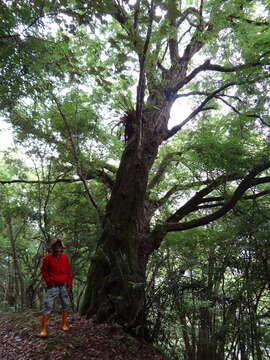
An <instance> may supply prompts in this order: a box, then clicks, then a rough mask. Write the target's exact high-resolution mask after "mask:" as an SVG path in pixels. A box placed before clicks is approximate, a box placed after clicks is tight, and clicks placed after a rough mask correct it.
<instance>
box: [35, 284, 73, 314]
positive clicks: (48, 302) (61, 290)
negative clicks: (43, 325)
mask: <svg viewBox="0 0 270 360" xmlns="http://www.w3.org/2000/svg"><path fill="white" fill-rule="evenodd" d="M56 298H59V299H60V301H61V304H62V310H63V311H67V310H68V308H69V306H70V300H69V294H68V288H67V286H66V285H63V286H53V287H50V288H48V289H47V293H46V298H45V301H44V307H43V310H42V313H43V314H50V313H51V311H52V308H53V304H54V300H55V299H56Z"/></svg>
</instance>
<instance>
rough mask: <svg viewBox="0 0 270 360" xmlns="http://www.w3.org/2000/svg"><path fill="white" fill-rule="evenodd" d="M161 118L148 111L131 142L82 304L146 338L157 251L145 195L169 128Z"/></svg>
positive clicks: (100, 317) (89, 311) (86, 312)
mask: <svg viewBox="0 0 270 360" xmlns="http://www.w3.org/2000/svg"><path fill="white" fill-rule="evenodd" d="M168 114H169V112H168ZM146 115H147V119H146ZM159 119H160V120H159ZM167 119H168V115H167ZM167 119H166V121H167ZM134 120H135V121H136V119H134ZM146 120H147V121H146ZM157 120H159V121H162V122H164V119H163V118H162V119H161V117H160V113H159V112H157V111H152V112H150V111H148V112H147V113H145V114H144V116H143V119H142V121H143V127H142V133H141V134H138V132H137V133H136V128H135V134H134V136H132V137H131V138H130V139H129V141H128V143H127V146H126V148H125V151H124V153H123V157H122V160H121V163H120V167H119V170H118V172H117V176H116V181H115V185H114V188H113V190H112V195H111V199H110V201H109V203H108V206H107V210H106V217H105V220H104V231H103V234H102V236H101V238H100V240H99V242H98V244H97V249H96V253H95V256H94V258H93V259H92V263H91V266H90V270H89V274H88V281H87V288H86V292H85V296H84V301H83V304H82V307H81V313H82V314H84V315H87V316H88V317H90V316H92V315H95V316H96V317H97V319H98V321H105V320H106V321H115V322H117V323H120V324H122V325H123V326H124V327H126V328H127V329H129V330H130V331H132V332H133V333H136V334H140V335H141V336H143V337H146V325H145V281H146V265H147V260H148V256H149V254H150V253H151V252H152V251H153V245H152V243H151V242H150V230H149V224H150V219H151V214H150V212H149V209H148V208H147V204H146V200H145V199H146V191H147V182H148V175H149V171H150V169H151V166H152V164H153V162H154V160H155V158H156V155H157V151H158V147H159V145H160V143H161V142H162V139H163V137H164V130H165V129H164V128H162V124H160V123H159V122H158V121H157ZM166 121H165V124H166ZM134 125H135V126H136V123H135V124H134ZM160 125H161V126H160Z"/></svg>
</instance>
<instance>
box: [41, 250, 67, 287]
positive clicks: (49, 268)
mask: <svg viewBox="0 0 270 360" xmlns="http://www.w3.org/2000/svg"><path fill="white" fill-rule="evenodd" d="M41 275H42V277H43V279H44V280H45V282H46V284H47V286H53V285H54V281H57V282H59V283H61V284H67V285H68V287H69V288H71V287H72V272H71V265H70V261H69V258H68V256H67V255H66V254H59V256H58V257H56V256H53V254H48V255H46V256H45V257H44V259H43V262H42V265H41Z"/></svg>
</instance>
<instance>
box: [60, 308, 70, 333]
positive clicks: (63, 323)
mask: <svg viewBox="0 0 270 360" xmlns="http://www.w3.org/2000/svg"><path fill="white" fill-rule="evenodd" d="M67 317H68V313H67V311H63V312H62V321H61V329H62V330H63V331H68V330H69V327H68V326H67Z"/></svg>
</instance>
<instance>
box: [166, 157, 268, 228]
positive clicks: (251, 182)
mask: <svg viewBox="0 0 270 360" xmlns="http://www.w3.org/2000/svg"><path fill="white" fill-rule="evenodd" d="M269 167H270V162H267V163H263V164H260V165H258V166H256V167H255V168H254V169H253V170H252V171H250V173H249V174H248V175H247V176H246V177H245V178H244V179H243V180H242V181H241V183H240V184H239V185H238V187H237V188H236V190H235V191H234V193H233V195H232V197H231V198H230V200H228V201H227V202H226V203H225V204H224V205H223V206H222V208H221V209H219V210H217V211H215V212H213V213H212V214H210V215H206V216H204V217H201V218H198V219H194V220H191V221H188V222H184V223H170V221H175V220H176V221H177V220H178V219H180V218H183V217H184V216H185V215H186V214H188V213H190V211H191V210H192V209H194V205H193V204H190V201H191V200H192V199H191V200H190V201H188V202H187V204H186V205H184V206H183V207H182V208H181V209H179V211H177V212H176V213H175V215H173V216H171V217H170V218H169V219H168V221H167V223H166V224H165V225H164V230H165V231H166V232H170V231H182V230H187V229H191V228H194V227H198V226H203V225H207V224H209V223H211V222H213V221H215V220H217V219H219V218H221V217H222V216H224V215H225V214H226V213H227V212H229V211H230V210H231V209H233V207H234V206H235V204H236V203H237V202H238V201H239V200H240V199H241V198H242V195H243V194H244V192H245V191H246V190H247V189H249V188H250V187H252V186H255V185H258V184H261V183H265V182H270V177H269V176H267V177H263V178H258V179H255V176H256V175H258V174H259V173H261V172H262V171H264V170H267V169H269ZM209 190H210V188H209V187H208V188H206V189H203V190H202V191H201V192H199V194H198V195H197V194H196V195H195V196H194V197H193V198H195V204H196V205H197V204H199V197H200V196H201V197H202V196H204V195H203V193H202V192H203V191H205V192H207V193H209V192H210V191H209ZM190 205H191V206H190ZM184 208H185V209H184ZM180 210H181V211H180ZM184 210H185V211H184Z"/></svg>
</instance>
